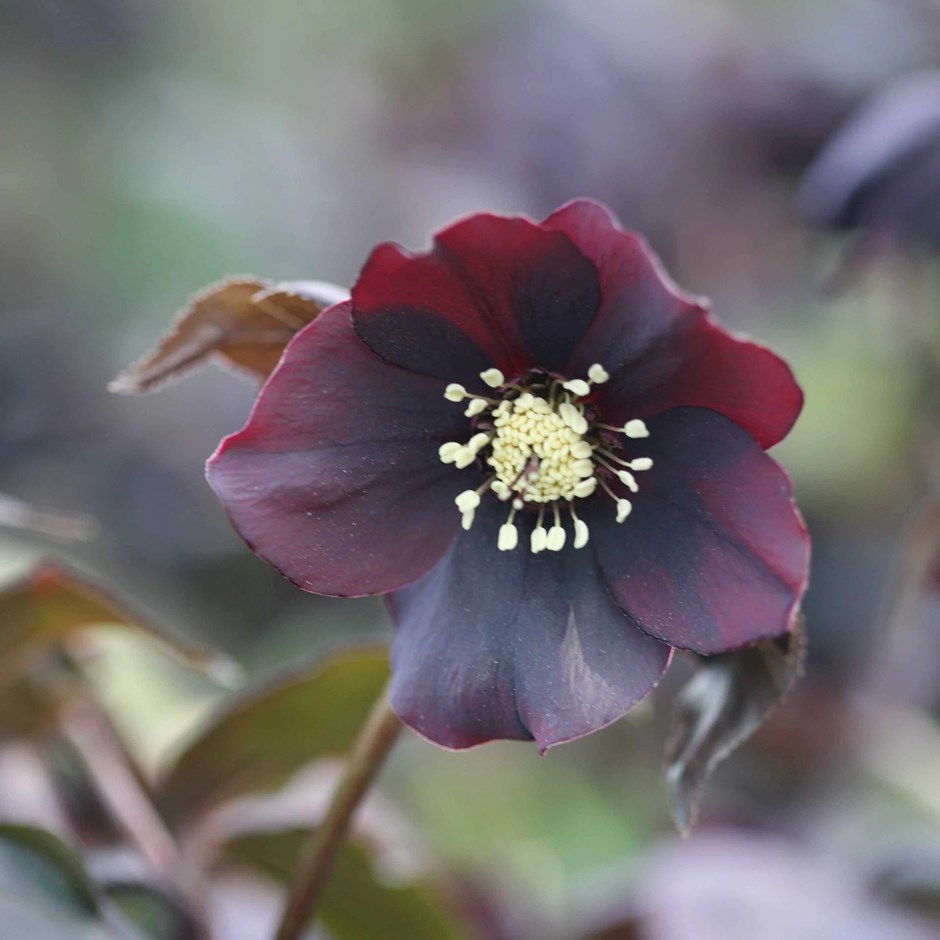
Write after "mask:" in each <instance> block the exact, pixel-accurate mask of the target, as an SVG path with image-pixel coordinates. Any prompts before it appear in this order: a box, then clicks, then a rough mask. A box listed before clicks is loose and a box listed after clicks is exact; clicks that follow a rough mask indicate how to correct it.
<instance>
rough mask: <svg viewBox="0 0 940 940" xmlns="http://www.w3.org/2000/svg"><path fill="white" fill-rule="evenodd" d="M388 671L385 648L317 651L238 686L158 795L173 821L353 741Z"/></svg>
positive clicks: (269, 784) (267, 785) (270, 783)
mask: <svg viewBox="0 0 940 940" xmlns="http://www.w3.org/2000/svg"><path fill="white" fill-rule="evenodd" d="M388 677H389V666H388V656H387V654H386V652H385V651H384V650H381V651H379V650H369V651H364V650H360V651H358V652H355V653H350V652H347V653H344V654H337V655H334V656H331V657H328V658H318V659H317V660H315V661H314V662H312V663H306V664H304V665H303V666H301V667H292V668H291V669H289V670H286V671H282V672H280V673H278V674H276V675H274V676H271V677H269V678H268V679H267V680H265V681H264V682H263V683H261V684H260V685H258V686H256V687H254V688H249V689H246V690H244V691H243V692H241V693H238V694H237V695H236V696H234V697H233V698H232V699H230V700H229V701H228V702H226V703H224V704H223V706H222V707H221V709H220V710H219V711H218V712H217V713H216V714H215V715H214V716H213V717H212V718H211V719H210V720H209V721H208V723H207V724H206V725H205V726H204V728H203V729H202V731H201V732H199V733H198V734H197V736H196V737H195V739H194V740H192V741H191V742H190V744H189V745H188V747H186V749H185V750H184V751H183V752H182V754H181V755H180V756H179V757H178V759H177V760H176V762H175V763H174V764H173V766H172V767H171V768H170V769H169V771H168V772H167V773H166V774H165V775H164V777H163V781H162V784H161V785H160V787H159V788H158V793H157V799H158V802H159V804H160V806H161V808H162V810H163V813H164V816H165V818H166V819H168V821H169V822H170V823H171V825H176V826H179V825H181V824H182V823H184V822H185V821H186V820H190V819H192V818H193V817H195V816H197V815H200V814H202V813H205V812H206V811H208V810H210V809H212V808H213V807H215V806H218V805H219V804H220V803H222V802H224V801H226V800H230V799H234V798H235V797H240V796H246V795H248V794H252V793H259V792H263V791H266V790H272V789H274V788H276V787H278V786H281V785H282V784H284V783H285V782H286V781H287V780H288V779H289V778H290V777H291V776H293V774H294V773H296V772H297V771H298V770H300V769H301V768H302V767H304V766H305V765H306V764H308V763H310V762H311V761H313V760H315V759H317V758H319V757H323V756H327V755H337V754H342V753H344V752H345V751H347V750H348V749H349V747H350V746H351V744H352V742H353V740H354V739H355V737H356V734H357V732H358V731H359V729H360V727H361V726H362V724H363V722H364V721H365V719H366V717H367V716H368V714H369V712H370V710H371V708H372V706H373V704H374V703H375V700H376V699H377V698H378V696H379V695H380V693H381V692H382V689H383V688H384V687H385V684H386V682H387V681H388Z"/></svg>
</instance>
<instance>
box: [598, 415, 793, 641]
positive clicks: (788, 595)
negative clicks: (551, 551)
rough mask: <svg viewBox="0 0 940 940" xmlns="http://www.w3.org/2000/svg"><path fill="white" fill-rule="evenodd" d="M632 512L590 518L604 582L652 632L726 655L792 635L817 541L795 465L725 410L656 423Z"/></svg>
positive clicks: (604, 504) (606, 506) (604, 509)
mask: <svg viewBox="0 0 940 940" xmlns="http://www.w3.org/2000/svg"><path fill="white" fill-rule="evenodd" d="M649 430H650V436H649V438H647V439H645V440H644V441H643V442H642V444H643V448H642V449H643V452H644V453H645V454H647V455H648V456H650V457H652V458H653V467H652V469H651V470H649V471H647V472H644V473H643V474H642V475H641V478H640V491H639V493H637V495H636V496H635V497H632V501H633V507H634V508H633V512H632V514H631V515H630V516H629V518H628V519H627V520H626V521H625V522H624V523H623V524H621V525H618V524H617V523H616V521H615V519H614V507H613V503H612V501H610V500H609V499H606V498H601V499H597V500H594V501H592V504H591V505H590V508H589V509H588V510H586V511H585V513H584V515H585V518H586V519H587V521H588V525H589V526H590V531H591V543H592V544H593V545H594V549H595V553H596V555H597V559H598V562H599V564H600V567H601V569H602V570H603V572H604V576H605V578H606V581H607V584H608V586H609V588H610V590H611V592H612V593H613V595H614V597H615V598H616V599H617V601H618V602H619V603H620V604H621V606H622V607H623V609H624V610H625V611H626V612H627V613H628V614H629V615H630V616H631V617H632V618H633V619H634V620H635V621H636V623H637V624H638V625H639V626H641V627H642V628H643V630H645V631H646V632H647V633H649V634H650V635H651V636H654V637H656V638H657V639H660V640H663V641H664V642H665V643H669V644H670V645H671V646H678V647H681V648H684V649H690V650H694V651H695V652H697V653H704V654H712V653H721V652H725V651H727V650H730V649H734V648H736V647H739V646H743V645H745V644H748V643H753V642H755V641H756V640H760V639H764V638H766V637H772V636H778V635H780V634H782V633H785V632H786V631H788V630H789V629H790V628H791V627H792V625H793V622H794V618H795V616H796V613H797V610H798V608H799V603H800V600H801V598H802V596H803V592H804V591H805V589H806V583H807V577H808V567H809V538H808V536H807V534H806V529H805V527H804V525H803V521H802V519H801V518H800V515H799V513H798V511H797V509H796V506H795V504H794V502H793V500H792V493H791V486H790V481H789V479H788V477H787V475H786V473H785V472H784V471H783V470H782V469H781V468H780V467H779V466H778V465H777V464H776V463H775V462H774V461H773V460H772V459H771V458H770V457H768V456H767V455H766V454H765V453H764V452H763V451H762V450H761V448H760V447H759V446H758V445H757V443H756V442H755V441H754V439H753V438H752V437H751V436H750V435H749V434H748V433H747V432H745V431H743V430H742V429H741V428H739V427H737V425H735V424H733V423H732V422H731V421H729V420H728V419H727V418H724V417H722V416H721V415H719V414H717V413H716V412H713V411H707V410H705V409H702V408H680V409H675V410H673V411H669V412H667V413H665V414H663V415H660V416H658V417H656V418H654V419H652V420H651V421H650V422H649Z"/></svg>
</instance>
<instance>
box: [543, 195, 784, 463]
mask: <svg viewBox="0 0 940 940" xmlns="http://www.w3.org/2000/svg"><path fill="white" fill-rule="evenodd" d="M544 225H545V226H546V227H547V228H552V229H557V230H559V231H561V232H564V233H565V234H566V235H567V236H568V237H569V238H570V239H571V241H572V242H574V244H575V245H576V246H577V248H578V249H579V250H580V251H581V252H583V253H584V254H585V255H586V256H587V257H588V258H590V259H591V261H593V262H594V264H595V265H596V267H597V270H598V272H599V274H600V283H601V296H602V301H601V306H600V310H599V311H598V314H597V317H596V318H595V320H594V322H593V324H592V325H591V329H590V330H589V331H588V333H587V335H586V336H585V337H584V340H583V341H582V342H581V344H580V345H579V346H578V348H577V350H575V352H574V354H573V355H572V357H571V360H570V362H569V363H568V364H567V368H566V371H567V372H568V373H569V374H571V375H576V376H580V375H583V374H585V373H586V372H587V369H588V367H589V366H591V365H592V364H593V363H595V362H599V363H601V364H602V365H603V366H604V367H605V368H606V369H607V370H608V372H610V374H611V376H612V378H611V381H610V382H609V383H608V384H607V385H604V386H602V387H601V394H600V396H599V397H598V401H597V404H598V407H599V408H600V409H601V411H602V412H603V415H604V420H606V421H608V422H610V423H612V424H617V423H622V422H623V421H626V420H627V419H629V418H646V417H648V416H649V415H653V414H657V413H659V412H662V411H665V410H666V409H668V408H676V407H681V406H684V405H697V406H700V407H703V408H711V409H712V410H714V411H718V412H720V413H721V414H723V415H725V416H726V417H728V418H730V419H731V420H732V421H734V422H735V423H736V424H739V425H740V426H741V427H743V428H746V429H747V430H748V431H750V432H751V434H753V435H754V437H756V438H757V440H758V441H760V443H761V445H762V446H763V447H765V448H766V447H770V446H772V445H773V444H776V443H777V442H778V441H779V440H781V439H782V438H783V437H785V436H786V434H787V432H788V431H789V430H790V428H791V427H792V426H793V422H794V421H796V418H797V416H798V415H799V413H800V410H801V408H802V407H803V393H802V392H801V391H800V387H799V386H798V385H797V384H796V381H795V380H794V378H793V374H792V372H791V371H790V368H789V366H788V365H787V364H786V363H785V362H784V361H783V360H782V359H781V358H780V357H779V356H777V355H775V354H774V353H772V352H771V351H770V350H769V349H767V348H765V347H764V346H761V345H759V344H757V343H754V342H751V341H748V340H743V339H739V338H737V337H735V336H732V335H731V334H730V333H728V332H727V331H726V330H724V329H723V328H722V327H721V326H719V325H718V323H716V322H715V321H714V320H713V319H712V318H711V317H710V316H709V315H708V313H707V309H706V306H705V301H703V300H701V299H699V298H695V297H692V296H690V295H688V294H686V293H684V292H683V291H681V290H680V289H679V288H678V287H676V285H675V284H674V283H673V282H672V280H671V279H670V277H669V275H668V274H666V273H665V271H664V270H663V268H662V265H661V264H660V262H659V260H658V258H656V256H655V255H654V254H653V252H652V251H651V249H650V248H649V246H648V245H647V244H646V243H645V242H644V241H643V240H642V239H641V238H639V237H638V236H636V235H632V234H630V233H628V232H624V231H623V230H622V229H620V228H619V226H618V225H617V222H616V220H615V219H614V218H613V217H612V216H611V214H610V213H609V212H608V211H607V209H605V208H604V207H603V206H601V205H599V204H598V203H595V202H590V201H588V200H577V201H575V202H571V203H568V204H567V205H566V206H563V207H562V208H561V209H559V210H558V211H557V212H555V213H554V214H552V215H551V216H549V217H548V218H547V219H546V220H545V223H544Z"/></svg>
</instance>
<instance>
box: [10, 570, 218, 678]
mask: <svg viewBox="0 0 940 940" xmlns="http://www.w3.org/2000/svg"><path fill="white" fill-rule="evenodd" d="M103 625H119V626H126V627H131V628H133V629H136V630H138V631H141V632H143V633H144V634H146V635H148V636H150V637H151V638H153V639H155V640H157V641H158V642H159V643H160V644H161V645H162V646H164V647H165V648H167V649H169V650H171V651H173V652H174V653H176V654H177V655H178V656H180V657H181V658H182V659H183V660H185V661H186V662H189V663H191V664H195V665H198V666H201V667H203V668H205V669H207V670H217V669H219V668H220V667H222V666H224V660H223V658H222V657H221V656H220V655H219V654H217V653H215V652H214V651H212V650H210V649H208V648H205V647H201V646H197V645H195V644H192V643H188V642H186V641H184V640H182V639H181V638H179V637H176V636H174V635H172V634H170V633H169V632H168V631H167V630H166V629H165V628H164V627H162V626H160V625H158V624H157V623H155V622H154V621H153V620H152V619H151V617H150V616H149V615H147V614H143V613H141V612H139V611H135V610H133V609H131V608H130V607H129V606H128V605H127V604H126V602H125V601H124V600H122V599H121V598H119V597H118V596H116V595H115V594H113V593H112V592H111V591H110V590H107V589H105V588H103V587H101V586H100V585H97V584H93V583H92V582H90V581H89V580H87V579H86V578H85V577H84V576H83V575H79V574H77V573H76V572H74V571H71V570H69V569H68V568H66V567H65V566H63V565H60V564H59V563H58V562H51V561H47V562H44V563H42V564H40V565H39V566H37V567H36V568H35V569H34V570H33V571H32V572H31V573H30V574H29V575H28V576H27V577H26V578H24V579H22V580H20V581H16V582H14V583H12V584H7V585H4V586H3V587H0V680H2V679H4V678H5V677H9V676H11V675H13V674H15V673H16V672H17V670H18V668H19V667H20V665H21V664H22V663H23V662H25V661H26V660H28V659H29V658H30V657H31V656H32V655H34V654H36V653H39V652H43V651H45V650H46V649H48V648H49V647H50V646H53V645H54V644H56V643H58V642H60V641H62V640H64V639H66V638H67V637H69V636H70V635H71V634H73V633H75V632H76V631H81V630H84V629H87V628H89V627H96V626H103Z"/></svg>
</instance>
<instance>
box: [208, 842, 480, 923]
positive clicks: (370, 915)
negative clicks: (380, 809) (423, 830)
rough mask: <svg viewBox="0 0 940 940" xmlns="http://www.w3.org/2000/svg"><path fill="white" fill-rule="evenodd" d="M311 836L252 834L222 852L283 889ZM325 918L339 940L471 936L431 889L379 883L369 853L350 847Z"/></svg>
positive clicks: (327, 898) (324, 906)
mask: <svg viewBox="0 0 940 940" xmlns="http://www.w3.org/2000/svg"><path fill="white" fill-rule="evenodd" d="M309 838H310V833H309V832H308V831H306V830H300V829H288V830H283V831H280V832H266V833H251V834H250V835H244V836H240V837H239V838H237V839H235V840H233V841H232V842H230V843H228V844H227V845H226V846H224V847H223V858H225V859H227V860H228V861H231V862H236V863H239V864H242V865H245V866H248V867H251V868H254V869H256V870H258V871H260V872H262V873H264V874H266V875H267V876H268V877H270V878H273V879H274V880H276V881H278V882H280V883H281V884H283V885H285V886H286V885H287V884H289V883H290V879H291V875H292V873H293V871H294V869H295V867H296V863H297V859H298V858H299V855H300V852H301V851H302V849H303V847H304V845H305V844H306V842H307V840H308V839H309ZM320 919H321V920H322V922H323V924H324V926H325V927H326V928H327V930H328V931H329V932H330V935H331V936H334V937H336V938H337V940H373V938H375V937H407V938H408V940H457V938H462V937H465V936H466V933H465V932H464V931H463V930H462V929H461V928H460V927H459V926H458V924H457V922H456V920H455V919H454V917H453V916H452V915H451V914H450V912H449V911H448V910H447V909H446V908H445V907H444V906H443V904H442V903H441V901H440V900H439V899H438V898H437V897H435V895H434V893H433V892H432V891H430V890H429V889H427V888H425V887H421V886H415V885H410V886H404V887H394V886H390V885H385V884H382V883H381V882H380V881H379V880H377V878H376V876H375V872H374V870H373V866H372V863H371V861H370V859H369V855H368V853H367V852H366V851H365V850H364V849H363V848H361V847H360V846H358V845H354V844H352V843H348V842H347V843H346V844H345V845H344V846H343V848H342V849H341V851H340V853H339V857H338V858H337V860H336V866H335V868H334V869H333V873H332V875H331V876H330V882H329V884H328V885H327V888H326V891H325V893H324V895H323V900H322V902H321V905H320Z"/></svg>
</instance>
